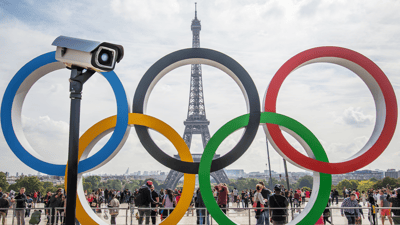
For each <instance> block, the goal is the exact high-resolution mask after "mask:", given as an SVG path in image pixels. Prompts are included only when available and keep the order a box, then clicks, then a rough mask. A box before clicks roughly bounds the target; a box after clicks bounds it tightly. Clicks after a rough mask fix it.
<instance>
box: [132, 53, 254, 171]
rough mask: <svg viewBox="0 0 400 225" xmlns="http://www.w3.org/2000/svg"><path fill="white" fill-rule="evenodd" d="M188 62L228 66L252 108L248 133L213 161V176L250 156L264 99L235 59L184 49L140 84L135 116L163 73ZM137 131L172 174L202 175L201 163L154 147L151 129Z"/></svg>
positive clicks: (161, 62)
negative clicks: (249, 152) (205, 61)
mask: <svg viewBox="0 0 400 225" xmlns="http://www.w3.org/2000/svg"><path fill="white" fill-rule="evenodd" d="M187 59H206V60H211V61H214V62H217V63H219V64H221V65H223V66H225V67H226V68H228V69H229V70H230V71H232V72H233V73H234V74H235V75H236V77H237V78H238V79H239V80H240V82H241V83H242V85H243V87H244V89H245V91H246V94H247V96H248V104H249V108H250V112H249V113H250V118H249V124H248V126H247V127H246V128H245V132H244V134H243V136H242V138H241V139H240V141H239V142H238V143H237V145H236V146H235V147H234V148H233V149H232V150H231V151H229V152H228V153H226V154H225V155H224V156H222V157H221V158H218V159H214V160H213V162H212V165H211V172H214V171H218V170H221V169H223V168H225V167H227V166H229V165H230V164H232V163H233V162H235V161H236V160H237V159H238V158H240V157H241V156H242V155H243V154H244V153H245V152H246V150H247V149H248V148H249V146H250V145H251V143H252V142H253V140H254V138H255V136H256V134H257V131H258V126H259V125H260V113H261V112H260V99H259V95H258V92H257V88H256V86H255V84H254V82H253V80H252V79H251V77H250V75H249V74H248V73H247V71H246V70H245V69H244V68H243V67H242V66H241V65H240V64H239V63H238V62H236V61H235V60H234V59H232V58H231V57H229V56H227V55H225V54H223V53H221V52H217V51H215V50H211V49H204V48H189V49H182V50H179V51H176V52H173V53H170V54H168V55H166V56H164V57H163V58H161V59H159V60H158V61H157V62H156V63H154V64H153V65H152V66H151V67H150V68H149V69H148V70H147V72H146V73H145V74H144V76H143V77H142V79H141V80H140V82H139V85H138V87H137V89H136V92H135V97H134V98H133V106H132V107H133V112H134V113H143V110H144V109H143V108H144V103H145V98H146V94H147V92H148V90H149V88H151V87H150V86H151V84H152V82H153V80H154V79H155V78H156V77H157V76H158V75H159V73H160V72H161V71H162V70H164V69H165V68H167V67H168V66H171V65H172V64H174V63H176V62H179V61H182V60H187ZM135 129H136V132H137V135H138V137H139V139H140V142H141V143H142V145H143V146H144V148H145V149H146V150H147V152H148V153H149V154H150V155H151V156H153V157H154V158H155V159H156V160H157V161H158V162H160V163H161V164H163V165H164V166H166V167H168V168H170V169H172V170H176V171H179V172H182V173H189V174H198V170H199V163H193V162H183V161H180V160H178V159H175V158H172V157H171V156H169V155H168V154H166V153H165V152H163V151H162V150H161V149H160V148H159V147H158V146H157V145H156V144H155V143H154V141H153V140H152V138H151V137H150V134H149V131H148V128H147V127H144V126H139V125H135Z"/></svg>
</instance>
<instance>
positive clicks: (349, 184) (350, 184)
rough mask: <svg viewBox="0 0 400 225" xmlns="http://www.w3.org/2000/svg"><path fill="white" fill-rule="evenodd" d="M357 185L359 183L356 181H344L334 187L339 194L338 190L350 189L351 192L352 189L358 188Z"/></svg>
mask: <svg viewBox="0 0 400 225" xmlns="http://www.w3.org/2000/svg"><path fill="white" fill-rule="evenodd" d="M358 183H359V181H358V180H347V179H344V180H342V181H340V182H339V183H338V185H337V186H336V187H337V190H338V191H339V192H340V190H343V188H347V189H349V188H350V189H351V190H353V189H357V188H358Z"/></svg>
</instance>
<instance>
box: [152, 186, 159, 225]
mask: <svg viewBox="0 0 400 225" xmlns="http://www.w3.org/2000/svg"><path fill="white" fill-rule="evenodd" d="M150 190H151V197H152V198H153V199H154V200H155V202H151V204H150V207H151V214H150V215H151V223H152V224H156V220H157V207H158V203H159V202H160V198H159V195H158V193H157V192H156V191H155V190H154V185H152V186H151V188H150Z"/></svg>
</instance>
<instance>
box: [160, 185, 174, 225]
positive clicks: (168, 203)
mask: <svg viewBox="0 0 400 225" xmlns="http://www.w3.org/2000/svg"><path fill="white" fill-rule="evenodd" d="M166 192H167V193H166V194H165V196H164V200H163V202H162V205H163V207H164V210H163V214H162V219H161V220H164V219H165V218H167V217H168V216H169V215H170V214H171V213H172V211H173V210H174V208H175V206H176V199H175V196H174V194H173V193H172V190H171V189H169V188H168V189H167V190H166Z"/></svg>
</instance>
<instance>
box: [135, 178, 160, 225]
mask: <svg viewBox="0 0 400 225" xmlns="http://www.w3.org/2000/svg"><path fill="white" fill-rule="evenodd" d="M152 185H153V181H151V180H148V181H147V182H146V184H144V185H143V186H142V187H141V188H140V190H139V194H138V195H140V198H141V202H140V203H139V202H135V205H136V206H138V207H139V208H138V211H139V224H142V223H143V216H145V217H146V224H150V214H151V210H150V203H156V201H154V200H153V198H152V196H151V190H150V188H151V186H152ZM138 204H140V205H138Z"/></svg>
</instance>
